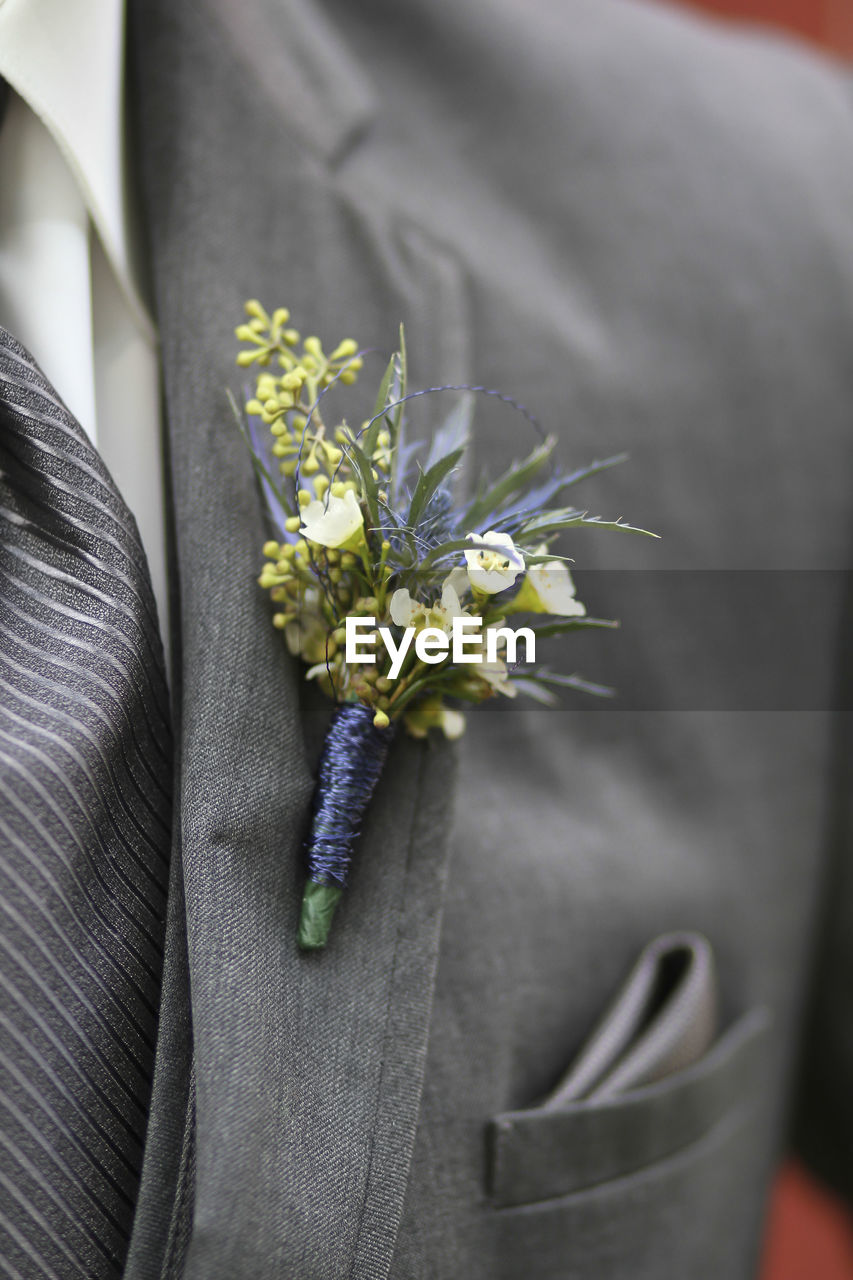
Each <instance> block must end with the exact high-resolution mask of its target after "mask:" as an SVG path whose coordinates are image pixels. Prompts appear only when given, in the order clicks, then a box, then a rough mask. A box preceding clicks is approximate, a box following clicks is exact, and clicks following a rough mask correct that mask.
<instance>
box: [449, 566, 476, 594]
mask: <svg viewBox="0 0 853 1280" xmlns="http://www.w3.org/2000/svg"><path fill="white" fill-rule="evenodd" d="M470 585H471V583H470V582H469V581H468V570H467V569H463V567H462V565H457V566H456V568H455V569H451V570H450V573H449V574H448V575H447V577H446V578H445V579H444V586H443V587H442V590H444V588H445V587H452V588H453V590H454V591H455V592H456V594H457V596H458V597H459V599H460V600H461V599H462V597H463V596H464V594H465V592H466V591H467V590H468V588H469V587H470Z"/></svg>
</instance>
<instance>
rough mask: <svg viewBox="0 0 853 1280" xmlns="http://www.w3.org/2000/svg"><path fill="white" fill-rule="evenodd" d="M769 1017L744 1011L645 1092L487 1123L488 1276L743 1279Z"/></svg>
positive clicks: (749, 1269) (762, 1146)
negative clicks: (493, 1246)
mask: <svg viewBox="0 0 853 1280" xmlns="http://www.w3.org/2000/svg"><path fill="white" fill-rule="evenodd" d="M770 1022H771V1020H770V1015H769V1013H768V1011H767V1010H766V1009H764V1008H755V1009H753V1010H751V1011H750V1012H748V1013H746V1014H745V1015H743V1016H742V1017H740V1018H739V1019H738V1020H737V1021H736V1022H734V1024H733V1025H731V1026H730V1027H729V1028H728V1030H727V1031H725V1033H724V1034H723V1035H722V1036H721V1037H719V1039H717V1041H716V1042H715V1043H714V1044H713V1046H712V1047H711V1048H710V1049H709V1050H708V1051H707V1052H706V1053H705V1054H703V1056H702V1057H701V1058H700V1059H699V1060H698V1061H696V1062H694V1063H693V1064H692V1065H691V1066H689V1067H687V1068H685V1069H684V1070H681V1071H677V1072H675V1073H673V1074H671V1075H669V1076H667V1077H666V1078H665V1079H661V1080H658V1081H656V1082H655V1083H653V1084H649V1085H645V1086H643V1087H640V1088H637V1089H633V1090H629V1091H627V1092H624V1093H621V1094H619V1095H618V1096H614V1097H609V1098H606V1099H604V1100H598V1101H581V1102H570V1103H565V1104H563V1103H560V1104H558V1105H556V1106H555V1105H553V1100H552V1099H550V1098H546V1099H545V1100H544V1101H543V1102H542V1103H541V1104H540V1105H538V1106H536V1107H532V1108H529V1109H526V1110H522V1111H512V1112H506V1113H504V1114H502V1115H499V1116H497V1117H496V1118H495V1119H494V1122H493V1124H492V1125H491V1128H490V1134H489V1159H488V1164H489V1193H490V1197H491V1204H492V1208H493V1210H494V1214H495V1219H496V1223H495V1225H496V1227H497V1232H498V1235H497V1239H498V1245H499V1247H498V1250H497V1254H496V1256H497V1257H498V1259H499V1266H500V1274H502V1275H506V1276H516V1275H521V1274H526V1275H527V1276H528V1277H533V1276H535V1277H537V1280H540V1278H541V1280H557V1278H558V1277H559V1278H560V1280H562V1278H563V1277H565V1278H566V1280H568V1278H569V1277H571V1278H572V1280H582V1278H583V1280H585V1278H586V1277H589V1278H590V1280H593V1278H594V1280H617V1278H618V1280H622V1277H624V1278H625V1280H628V1278H629V1277H630V1280H646V1278H648V1280H653V1278H654V1280H669V1277H675V1276H689V1277H690V1278H691V1280H739V1278H740V1277H743V1278H744V1280H746V1278H747V1277H751V1276H753V1275H754V1266H755V1254H756V1247H757V1234H758V1224H759V1223H760V1219H761V1201H762V1197H763V1187H764V1181H765V1179H764V1169H763V1166H764V1165H765V1164H766V1161H767V1156H766V1147H767V1144H766V1141H762V1140H761V1133H762V1130H761V1116H762V1108H761V1100H762V1079H763V1075H764V1070H765V1067H766V1064H767V1052H768V1033H769V1029H770Z"/></svg>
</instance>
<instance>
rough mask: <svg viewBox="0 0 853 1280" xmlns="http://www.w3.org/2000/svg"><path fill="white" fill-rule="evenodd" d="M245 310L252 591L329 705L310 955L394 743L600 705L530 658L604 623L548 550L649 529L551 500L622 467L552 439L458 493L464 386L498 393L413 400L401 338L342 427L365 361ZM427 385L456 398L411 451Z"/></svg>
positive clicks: (312, 864) (311, 869) (466, 401)
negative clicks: (400, 737) (574, 537)
mask: <svg viewBox="0 0 853 1280" xmlns="http://www.w3.org/2000/svg"><path fill="white" fill-rule="evenodd" d="M246 313H247V320H246V322H245V323H244V324H241V325H240V326H239V327H238V329H237V330H236V334H237V338H238V339H239V340H240V341H241V342H243V343H244V344H245V346H244V347H243V349H241V351H240V352H239V354H238V356H237V363H238V365H240V366H241V367H244V368H246V367H253V369H254V371H255V375H256V376H255V383H254V388H253V389H252V393H251V394H250V396H249V398H248V400H247V402H246V404H245V415H244V414H241V413H239V412H238V413H237V417H238V422H239V424H240V427H241V430H242V431H243V434H244V436H245V439H246V441H247V444H248V446H249V449H250V451H251V455H252V459H253V462H254V466H255V468H256V471H257V474H258V478H259V482H260V487H261V491H262V493H263V496H264V500H265V504H266V507H267V511H268V515H269V519H270V522H271V533H272V536H271V537H270V539H269V541H268V542H267V543H266V544H265V545H264V548H263V554H264V557H265V563H264V565H263V568H262V569H261V573H260V577H259V579H258V581H259V583H260V585H261V587H262V588H263V589H264V590H265V591H268V592H269V596H270V598H271V600H272V603H273V613H272V625H273V626H274V627H276V628H278V630H280V631H281V632H282V635H283V638H284V642H285V643H286V645H287V647H288V649H289V650H290V652H291V653H292V654H293V655H294V656H295V657H298V658H300V659H301V660H302V661H303V662H305V663H306V664H307V668H308V669H307V671H306V679H308V680H314V681H316V682H317V684H318V685H319V686H320V688H321V689H322V690H323V691H324V692H325V693H326V694H328V696H329V697H330V698H331V699H332V700H333V702H334V704H335V710H334V713H333V716H332V721H331V726H330V728H329V730H328V734H327V736H326V741H325V746H324V749H323V754H322V758H321V761H320V768H319V776H318V779H317V785H316V790H315V796H314V806H313V817H312V823H311V829H310V833H309V836H308V842H307V849H306V862H307V881H306V884H305V890H304V895H303V901H302V912H301V917H300V922H299V934H298V941H299V945H300V947H302V948H304V949H307V950H315V949H317V948H320V947H323V946H324V945H325V943H326V941H327V938H328V936H329V930H330V927H331V922H332V917H333V915H334V912H335V908H336V907H337V905H338V902H339V900H340V897H341V894H342V893H343V890H344V888H345V886H346V883H347V877H348V874H349V869H350V863H351V860H352V855H353V850H354V847H355V843H356V840H357V837H358V832H359V829H360V826H361V822H362V819H363V816H364V813H365V811H366V809H367V806H368V804H369V802H370V798H371V796H372V794H373V791H374V788H375V787H376V784H377V782H378V780H379V777H380V775H381V773H382V768H383V765H384V763H385V760H386V758H387V755H388V751H389V749H390V747H391V744H392V742H393V739H394V735H395V733H397V732H399V731H400V730H401V729H402V731H403V732H406V733H410V734H413V735H414V736H415V737H417V738H423V737H426V735H427V734H428V733H429V732H430V731H432V730H436V731H438V732H440V733H443V734H444V735H445V736H446V737H447V738H457V737H458V736H459V735H460V734H461V733H462V732H463V730H464V727H465V718H464V714H463V712H462V710H461V709H460V708H461V707H462V706H464V705H466V704H469V705H470V704H475V703H479V702H484V701H486V700H488V699H490V698H495V697H509V698H513V697H515V696H516V695H517V694H519V693H522V694H526V695H529V696H531V697H533V698H536V699H537V700H539V701H540V702H551V701H554V700H555V690H556V689H558V688H559V687H561V686H563V687H574V688H583V689H586V690H588V691H590V692H608V691H606V690H602V689H600V688H598V687H597V686H594V685H588V684H587V683H586V682H584V681H582V680H580V679H578V677H576V676H570V675H561V674H560V673H558V672H553V671H550V670H548V669H547V668H546V667H544V666H542V665H538V664H537V662H536V641H537V639H543V638H544V637H546V636H553V635H558V634H563V633H566V632H571V631H574V630H577V629H578V628H581V627H603V626H613V625H615V624H614V623H612V622H610V621H607V620H604V619H599V618H589V617H587V616H586V610H585V608H584V606H583V604H582V603H581V602H580V601H579V600H578V599H577V596H576V593H575V587H574V583H573V581H572V577H571V573H570V570H569V568H568V562H567V558H566V557H565V556H562V555H558V554H557V553H556V552H555V551H554V550H553V549H552V544H553V542H554V541H555V539H557V538H558V536H559V535H560V534H563V533H565V532H566V531H568V530H571V529H577V528H580V527H587V526H592V527H595V528H598V529H619V530H624V531H630V532H634V533H644V532H646V531H645V530H642V529H634V528H633V527H632V526H631V525H628V524H626V523H625V522H624V521H623V520H622V519H621V518H620V519H618V520H613V521H605V520H602V519H600V518H599V517H596V516H590V515H588V514H587V512H585V511H583V510H581V509H579V508H577V507H574V506H565V505H561V503H562V501H563V495H564V494H565V493H566V491H567V490H568V489H569V488H570V487H571V486H573V485H575V484H576V483H577V482H579V481H580V480H583V479H584V478H585V477H587V476H590V475H592V474H593V473H595V472H597V471H600V470H602V469H603V468H605V467H609V466H611V465H613V463H615V462H617V461H620V459H619V458H607V459H605V460H603V461H599V462H593V463H591V464H590V465H588V466H586V467H583V468H582V469H580V470H576V471H571V472H570V471H566V470H564V469H563V468H561V467H560V466H559V465H558V464H557V463H556V461H555V459H554V450H555V445H556V441H555V439H554V437H551V436H548V437H543V438H542V439H540V441H539V443H538V444H537V445H536V446H535V447H534V448H533V449H532V451H531V452H530V453H528V454H527V456H526V457H524V458H523V459H522V460H521V461H519V462H515V463H513V465H512V466H511V467H510V468H509V469H508V470H507V471H506V472H504V474H503V475H500V476H497V477H495V478H493V479H491V480H488V481H484V482H483V483H481V484H480V485H479V486H478V487H477V488H476V490H475V491H474V492H473V493H471V494H465V493H461V492H458V486H457V485H456V484H455V481H456V480H457V478H458V472H459V468H460V464H461V463H462V461H463V458H464V455H465V452H466V449H467V448H468V447H469V427H470V418H471V407H472V403H473V400H474V392H479V393H480V394H482V395H483V396H498V393H497V392H491V391H487V390H485V389H484V388H467V389H466V388H430V389H429V390H428V391H412V392H410V391H409V390H408V388H407V375H406V350H405V342H404V339H403V334H402V331H401V334H400V349H399V350H398V351H397V352H395V354H394V355H393V356H392V358H391V360H390V362H389V364H388V366H387V368H386V369H385V373H384V377H383V378H382V380H381V383H380V385H379V389H378V394H377V396H376V400H375V404H374V406H373V410H372V413H371V414H370V416H369V417H367V418H366V419H364V420H363V421H362V422H361V426H359V427H357V428H353V427H351V426H349V425H348V424H347V421H346V419H344V418H341V417H338V416H337V414H335V415H334V416H329V414H328V412H327V405H328V406H331V405H332V403H333V399H334V400H335V401H338V400H339V399H340V397H339V396H338V395H337V388H339V387H344V388H349V387H351V386H352V385H353V384H354V383H355V382H356V380H357V378H358V375H359V373H360V371H361V370H362V367H363V362H364V357H365V355H366V354H367V353H366V352H362V351H360V350H359V348H358V346H357V344H356V343H355V342H354V341H352V340H351V339H345V340H344V341H342V342H341V343H339V345H338V346H336V347H335V348H334V349H333V350H332V351H331V352H330V353H329V354H326V352H325V350H324V348H323V346H322V344H321V342H320V340H319V339H318V338H316V337H307V338H305V339H303V338H302V337H301V335H300V333H299V332H298V331H297V330H296V329H294V328H293V327H292V325H291V322H290V314H289V312H288V311H287V310H286V309H284V308H279V309H278V310H276V311H273V312H272V314H269V313H268V312H267V311H265V310H264V308H263V307H262V306H261V305H260V303H259V302H255V301H253V302H248V303H247V304H246ZM333 390H334V391H335V396H334V397H333V396H332V395H331V394H330V393H331V392H332V391H333ZM441 390H444V391H457V392H461V393H462V394H461V398H457V400H456V402H455V404H454V406H453V408H452V410H451V411H450V413H449V415H448V417H447V419H446V421H445V422H444V423H443V425H442V426H441V427H440V428H439V429H438V430H437V431H436V432H435V433H434V435H433V437H432V439H431V441H426V442H424V441H416V440H412V439H410V437H409V430H408V424H407V414H406V409H407V407H408V406H409V405H410V404H411V402H412V401H413V400H416V399H417V398H418V397H420V396H423V395H427V394H435V393H436V392H437V391H441ZM499 398H500V399H501V400H503V401H505V402H508V403H509V404H511V405H514V407H515V408H517V409H519V410H520V411H521V412H522V413H525V415H526V416H527V417H528V418H530V415H527V414H526V411H525V410H523V409H522V408H521V406H518V405H515V402H514V401H512V400H511V399H510V398H509V397H507V396H504V395H500V396H499ZM235 409H236V406H235ZM362 412H363V410H362ZM359 416H360V417H361V415H359ZM530 421H533V420H532V418H530ZM650 536H654V535H650ZM519 615H521V616H522V617H523V618H524V619H525V621H524V625H521V626H516V625H515V623H516V622H517V621H518V619H519Z"/></svg>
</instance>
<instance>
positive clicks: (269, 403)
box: [235, 299, 363, 497]
mask: <svg viewBox="0 0 853 1280" xmlns="http://www.w3.org/2000/svg"><path fill="white" fill-rule="evenodd" d="M245 309H246V315H247V321H246V322H245V323H244V324H241V325H238V327H237V329H236V330H235V333H236V336H237V338H238V339H239V340H240V341H241V342H246V343H248V344H249V346H248V347H247V348H246V349H245V350H243V351H240V352H239V354H238V356H237V363H238V364H239V365H241V366H242V367H247V366H249V365H257V366H259V371H258V374H257V379H256V382H255V394H254V395H253V396H252V398H251V399H250V400H249V401H248V403H247V404H246V412H247V413H250V414H253V415H257V416H258V417H259V418H260V419H261V421H262V422H264V423H266V425H267V426H268V427H269V428H270V431H271V432H272V434H273V436H274V437H275V442H274V444H273V448H272V452H273V454H274V456H275V457H276V458H278V459H279V470H280V471H281V474H282V475H284V476H293V475H295V474H296V470H297V463H298V464H299V470H300V472H301V473H304V474H305V475H307V476H316V477H317V479H318V480H322V476H321V474H320V473H321V472H322V471H326V472H327V473H328V474H329V475H331V474H332V473H334V472H335V470H336V468H337V467H338V466H339V464H340V462H341V458H342V456H343V454H342V451H341V449H340V448H339V447H338V446H339V445H340V444H341V443H344V442H345V439H346V437H345V435H344V433H343V428H342V427H339V428H337V430H336V431H335V432H334V440H330V439H328V438H327V435H326V429H325V427H324V425H323V423H322V421H321V420H320V419H319V417H318V415H317V414H316V412H315V413H314V415H313V416H312V421H311V427H310V428H309V430H308V431H306V430H305V428H306V424H307V422H308V417H309V414H311V410H312V407H313V406H314V405H315V403H316V400H317V397H318V395H319V394H320V392H321V391H323V390H325V388H326V387H329V386H331V384H332V383H333V382H335V381H339V382H342V383H343V384H344V385H345V386H351V385H352V383H354V382H355V381H356V379H357V377H358V371H359V369H361V367H362V364H363V361H362V358H361V356H359V355H358V354H357V351H358V347H357V344H356V343H355V342H354V340H353V339H352V338H345V339H344V341H343V342H341V343H339V344H338V346H337V347H336V348H335V350H334V351H333V352H332V353H331V355H326V354H325V352H324V351H323V346H322V343H321V342H320V339H319V338H317V337H313V336H312V337H308V338H305V340H304V341H303V340H302V338H301V335H300V333H299V331H298V330H297V329H294V328H291V327H290V326H289V322H290V312H289V311H288V310H287V308H286V307H279V308H277V310H275V311H274V312H273V313H272V315H270V314H269V313H268V312H267V311H266V310H265V309H264V308H263V307H262V306H261V304H260V302H258V301H257V300H256V299H253V300H252V301H250V302H247V303H246V307H245ZM300 344H301V349H300ZM273 363H275V364H276V365H277V367H278V369H279V370H281V372H275V373H273V372H272V371H271V370H270V368H269V366H270V365H271V364H273ZM335 440H336V441H337V443H335ZM300 455H301V456H300ZM315 485H316V482H315ZM326 487H327V486H326ZM323 493H325V488H323ZM323 493H320V492H318V494H317V496H318V497H322V496H323Z"/></svg>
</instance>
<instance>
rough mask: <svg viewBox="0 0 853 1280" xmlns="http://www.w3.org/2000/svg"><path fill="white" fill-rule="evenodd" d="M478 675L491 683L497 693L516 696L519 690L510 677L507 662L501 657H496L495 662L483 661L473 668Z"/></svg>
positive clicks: (487, 682)
mask: <svg viewBox="0 0 853 1280" xmlns="http://www.w3.org/2000/svg"><path fill="white" fill-rule="evenodd" d="M473 670H475V671H476V672H477V675H478V676H482V678H483V679H484V680H485V681H486V684H490V685H491V686H492V688H493V689H494V691H495V693H503V694H506V696H507V697H508V698H515V697H516V696H517V694H518V690H517V689H516V687H515V685H514V684H513V683H512V681H511V680H510V678H509V672H508V670H507V665H506V663H505V662H504V661H503V660H502V659H501V658H496V659H495V661H494V662H481V663H480V664H479V665H478V666H477V667H475V668H473Z"/></svg>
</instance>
